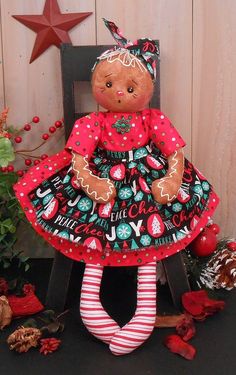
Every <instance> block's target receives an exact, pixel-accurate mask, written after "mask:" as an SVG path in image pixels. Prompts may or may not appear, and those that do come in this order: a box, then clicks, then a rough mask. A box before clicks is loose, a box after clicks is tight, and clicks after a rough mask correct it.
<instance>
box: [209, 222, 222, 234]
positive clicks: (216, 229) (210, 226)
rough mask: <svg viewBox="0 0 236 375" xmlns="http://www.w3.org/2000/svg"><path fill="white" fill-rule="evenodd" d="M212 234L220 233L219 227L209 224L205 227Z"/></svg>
mask: <svg viewBox="0 0 236 375" xmlns="http://www.w3.org/2000/svg"><path fill="white" fill-rule="evenodd" d="M207 228H209V229H210V230H211V231H212V232H213V233H215V234H218V233H220V227H219V225H217V224H210V225H208V226H207Z"/></svg>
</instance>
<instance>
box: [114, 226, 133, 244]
mask: <svg viewBox="0 0 236 375" xmlns="http://www.w3.org/2000/svg"><path fill="white" fill-rule="evenodd" d="M131 232H132V229H131V227H130V225H129V224H120V225H118V227H117V229H116V233H117V236H118V238H119V239H121V240H126V239H127V238H129V237H130V235H131Z"/></svg>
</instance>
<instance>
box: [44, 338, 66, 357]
mask: <svg viewBox="0 0 236 375" xmlns="http://www.w3.org/2000/svg"><path fill="white" fill-rule="evenodd" d="M60 344H61V340H58V339H56V338H54V337H50V338H47V339H41V340H40V345H41V348H40V349H39V351H40V353H41V354H44V355H47V354H49V353H53V352H55V351H56V350H57V349H58V348H59V346H60Z"/></svg>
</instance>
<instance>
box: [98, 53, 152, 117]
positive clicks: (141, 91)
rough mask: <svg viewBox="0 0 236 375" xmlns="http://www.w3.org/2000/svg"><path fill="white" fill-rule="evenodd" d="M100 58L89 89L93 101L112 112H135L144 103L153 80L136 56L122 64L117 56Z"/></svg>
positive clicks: (144, 106)
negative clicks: (130, 62) (111, 58)
mask: <svg viewBox="0 0 236 375" xmlns="http://www.w3.org/2000/svg"><path fill="white" fill-rule="evenodd" d="M119 55H120V52H117V54H116V55H113V60H112V61H110V60H109V59H104V60H102V61H100V62H99V63H98V64H97V65H96V67H95V70H94V72H93V76H92V92H93V96H94V98H95V99H96V101H97V103H98V104H100V105H101V106H102V107H103V108H105V109H107V110H109V111H112V112H137V111H141V110H143V109H144V108H146V107H147V105H148V103H149V101H150V99H151V97H152V94H153V81H152V78H151V76H150V74H149V72H148V71H147V69H146V68H145V66H144V65H143V64H142V63H141V62H140V61H139V60H138V59H137V58H134V59H133V63H132V64H130V65H128V64H124V63H123V62H122V60H120V58H118V56H119Z"/></svg>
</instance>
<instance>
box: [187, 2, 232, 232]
mask: <svg viewBox="0 0 236 375" xmlns="http://www.w3.org/2000/svg"><path fill="white" fill-rule="evenodd" d="M193 14H194V20H193V21H194V22H193V35H194V39H193V132H192V139H193V141H192V152H193V161H194V163H195V165H196V166H197V167H198V168H199V169H200V170H201V171H202V172H203V173H204V174H205V175H206V176H207V177H208V178H209V180H210V181H211V182H212V184H213V185H214V187H215V190H216V192H217V193H218V195H219V196H220V198H221V204H220V206H219V208H218V210H217V212H216V214H215V221H217V222H218V223H219V225H220V226H221V231H222V235H223V236H235V235H236V229H235V205H236V190H235V185H236V173H235V165H236V153H235V143H236V126H235V124H236V106H235V103H236V22H235V20H236V2H235V1H234V0H225V1H221V0H194V12H193Z"/></svg>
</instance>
